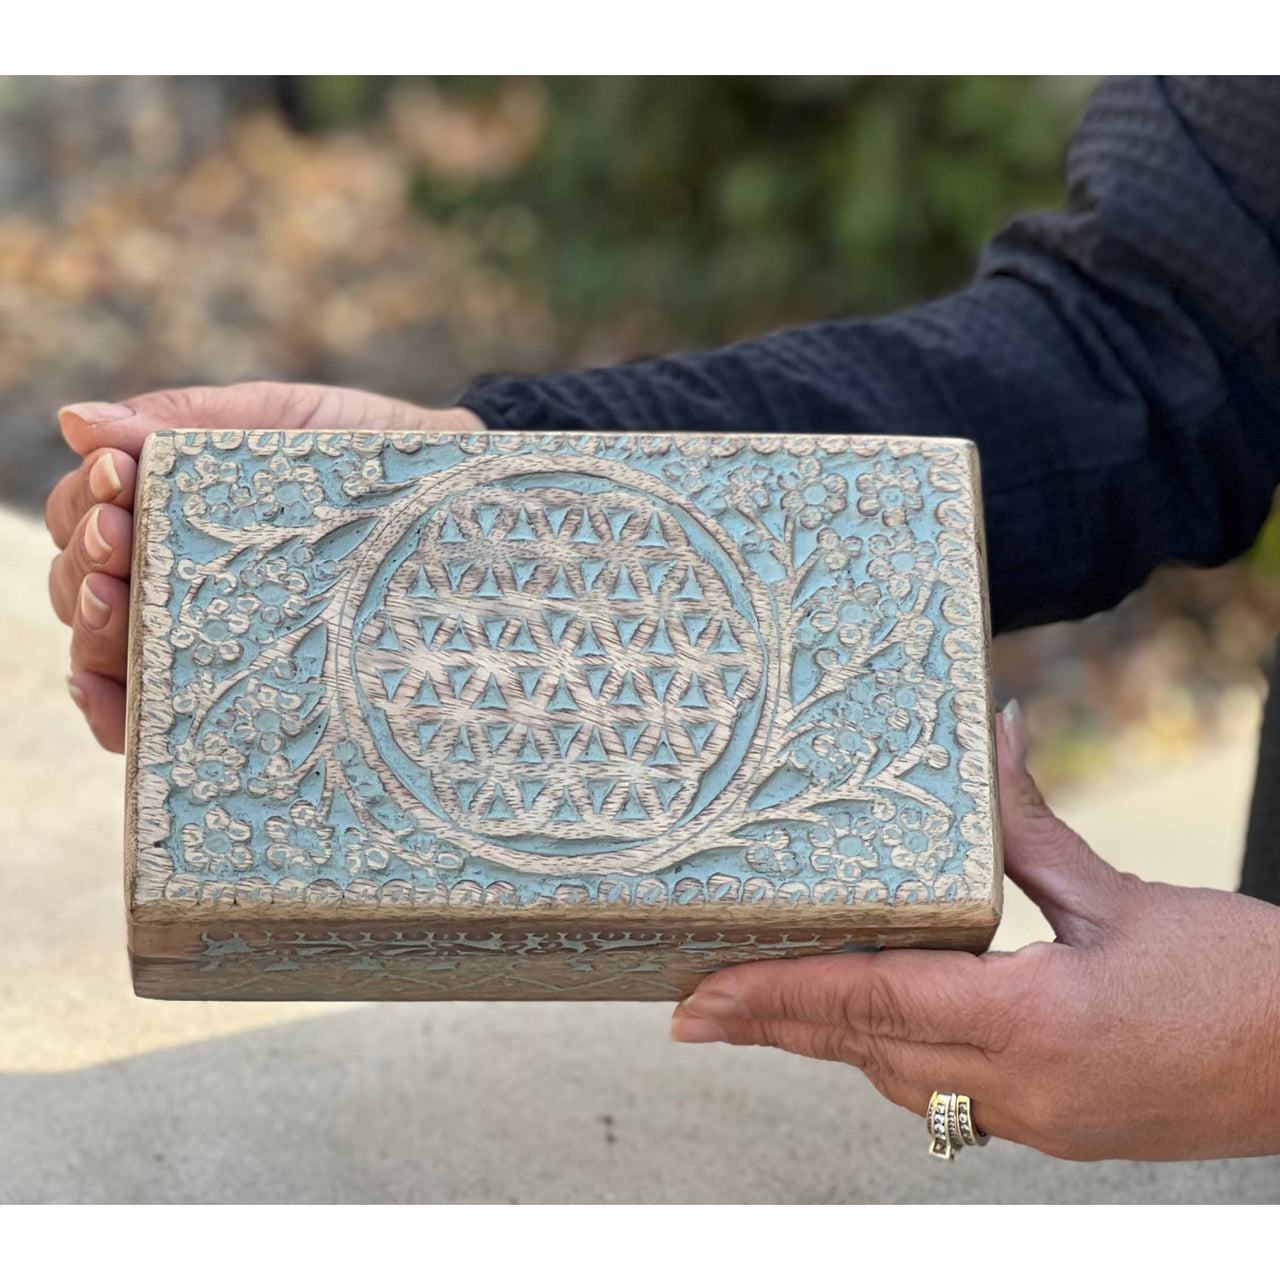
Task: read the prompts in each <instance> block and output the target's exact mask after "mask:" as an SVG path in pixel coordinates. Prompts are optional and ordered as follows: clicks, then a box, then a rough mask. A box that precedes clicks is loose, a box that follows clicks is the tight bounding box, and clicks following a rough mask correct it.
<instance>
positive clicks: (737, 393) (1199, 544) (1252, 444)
mask: <svg viewBox="0 0 1280 1280" xmlns="http://www.w3.org/2000/svg"><path fill="white" fill-rule="evenodd" d="M1193 96H1194V95H1193ZM1183 105H1184V107H1186V109H1187V110H1188V111H1190V112H1191V114H1192V115H1194V114H1195V110H1194V109H1193V108H1194V107H1195V103H1194V102H1193V103H1191V104H1190V106H1187V104H1183ZM1210 105H1212V104H1210ZM1259 110H1260V111H1261V112H1262V114H1263V117H1264V118H1263V121H1262V123H1263V125H1266V126H1267V127H1270V128H1271V129H1273V130H1274V131H1275V132H1276V133H1277V135H1278V136H1280V97H1278V96H1277V95H1275V94H1271V95H1270V96H1268V95H1266V94H1264V95H1263V101H1262V106H1261V107H1260V108H1259ZM1267 110H1272V111H1273V115H1271V116H1267V115H1266V112H1267ZM1206 111H1207V108H1206ZM1091 114H1092V117H1093V119H1092V122H1090V121H1086V125H1085V127H1084V128H1082V130H1081V134H1080V136H1079V138H1078V140H1077V143H1076V147H1075V150H1074V157H1073V165H1072V194H1071V204H1070V207H1069V209H1068V211H1067V212H1066V213H1065V214H1062V215H1056V216H1052V217H1033V218H1028V219H1024V220H1022V221H1020V222H1018V223H1015V224H1014V225H1013V226H1012V227H1011V228H1010V229H1009V230H1008V231H1006V232H1005V233H1004V234H1003V235H1001V236H1000V237H998V238H997V239H996V241H995V242H994V243H993V245H992V246H991V248H990V249H989V250H988V252H987V254H986V256H985V257H984V260H983V266H982V270H981V273H980V276H979V279H978V280H977V281H976V282H975V283H974V284H973V285H972V286H971V287H970V288H968V289H966V290H964V291H963V292H961V293H959V294H956V295H954V296H952V297H949V298H944V299H942V300H940V301H939V302H936V303H933V304H931V305H929V306H926V307H923V308H920V309H918V310H915V311H911V312H907V313H904V314H903V315H900V316H895V317H890V318H888V319H883V320H875V321H844V322H832V323H827V324H818V325H811V326H807V327H804V328H800V329H794V330H789V331H784V332H781V333H776V334H772V335H770V336H768V337H764V338H760V339H757V340H754V341H752V342H746V343H740V344H737V345H735V346H731V347H726V348H723V349H721V350H718V351H712V352H706V353H699V354H694V355H688V356H682V357H678V358H672V359H665V360H653V361H645V362H642V363H638V364H633V365H623V366H618V367H616V368H612V369H600V370H593V371H589V372H583V373H569V374H553V375H549V376H546V377H541V378H529V379H499V380H494V381H490V382H488V383H484V384H481V385H480V386H478V387H476V388H474V389H473V390H472V391H471V392H470V393H469V394H468V395H467V396H466V397H465V398H464V399H463V402H462V403H463V404H464V405H465V406H467V407H468V408H471V409H472V410H474V411H475V412H476V413H478V414H479V415H480V416H481V417H482V418H483V419H484V420H485V421H486V423H487V424H488V425H489V426H490V427H492V428H496V429H508V430H534V431H537V430H569V431H574V430H598V431H624V432H635V433H641V434H650V433H655V432H663V431H699V432H708V433H716V432H736V431H747V432H752V433H762V434H763V433H770V432H792V431H795V432H815V433H819V434H834V433H842V432H853V433H902V434H916V435H947V436H964V437H967V438H969V439H972V440H975V441H977V443H978V445H979V448H980V451H981V455H982V463H983V469H984V497H985V504H986V518H987V533H988V542H989V551H990V562H991V591H992V606H993V615H994V620H995V624H996V627H997V628H998V629H1006V628H1010V627H1016V626H1024V625H1028V624H1031V623H1037V622H1046V621H1051V620H1054V619H1059V618H1066V617H1078V616H1082V615H1084V614H1087V613H1090V612H1093V611H1095V610H1097V609H1101V608H1105V607H1108V606H1110V605H1111V604H1114V603H1115V602H1116V601H1117V600H1119V599H1120V598H1121V597H1123V596H1124V595H1125V594H1126V593H1127V592H1128V591H1130V590H1132V589H1133V588H1134V587H1136V586H1137V585H1139V584H1140V583H1141V582H1142V581H1143V579H1144V578H1145V577H1146V576H1147V574H1148V573H1149V572H1150V571H1151V569H1152V568H1154V567H1155V566H1156V565H1157V564H1159V563H1160V562H1162V561H1165V560H1171V559H1177V560H1188V561H1193V562H1197V563H1214V562H1218V561H1221V560H1223V559H1226V558H1228V557H1230V556H1232V555H1234V554H1237V553H1238V552H1240V551H1241V550H1243V549H1244V548H1245V547H1247V546H1248V545H1249V542H1250V541H1251V540H1252V538H1253V536H1254V535H1255V534H1256V531H1257V529H1258V528H1259V526H1260V525H1261V523H1262V521H1263V520H1264V519H1265V516H1266V513H1267V510H1268V509H1269V504H1270V499H1271V494H1272V491H1273V489H1274V487H1275V485H1276V483H1277V481H1278V480H1280V430H1277V424H1278V423H1280V361H1277V360H1276V358H1275V353H1274V350H1272V348H1274V346H1275V343H1276V334H1277V332H1278V331H1280V261H1278V259H1277V254H1276V250H1275V242H1274V240H1273V238H1272V237H1270V236H1269V235H1268V234H1267V231H1266V228H1265V226H1262V225H1260V223H1259V220H1258V219H1259V215H1258V211H1257V210H1255V209H1252V208H1250V207H1248V206H1247V205H1246V204H1245V203H1244V202H1243V201H1242V197H1241V190H1242V188H1241V186H1240V183H1242V182H1244V181H1245V178H1243V177H1240V178H1239V181H1238V182H1237V183H1236V185H1234V186H1233V185H1232V184H1230V183H1229V182H1227V181H1226V179H1225V178H1224V177H1223V174H1222V172H1221V171H1219V170H1213V169H1212V167H1211V166H1209V165H1208V162H1207V161H1205V160H1204V158H1203V156H1202V155H1201V150H1202V149H1203V148H1204V147H1205V146H1208V145H1210V142H1211V140H1210V141H1206V140H1205V139H1203V138H1199V137H1192V136H1191V135H1190V134H1189V132H1188V129H1189V126H1188V124H1187V120H1186V119H1185V118H1184V116H1183V115H1182V114H1181V112H1180V111H1179V109H1178V108H1177V107H1175V106H1173V105H1171V104H1170V103H1169V101H1168V96H1167V94H1166V91H1165V89H1164V88H1162V87H1161V86H1159V85H1158V84H1155V83H1154V82H1151V81H1133V82H1127V83H1121V84H1119V85H1110V86H1108V88H1107V90H1106V91H1104V93H1103V94H1100V95H1099V99H1098V102H1097V103H1095V107H1094V109H1093V111H1092V113H1091ZM1255 114H1257V112H1255ZM1139 143H1140V144H1141V147H1142V148H1145V153H1144V154H1142V155H1141V156H1139V157H1138V159H1137V160H1135V157H1134V148H1135V147H1136V146H1137V145H1138V144H1139ZM1224 146H1225V144H1221V145H1220V146H1219V149H1220V150H1222V149H1223V147H1224ZM1220 168H1221V167H1219V169H1220ZM1278 168H1280V166H1278ZM1249 195H1250V198H1251V199H1254V200H1255V203H1258V204H1259V207H1260V208H1263V209H1264V213H1265V207H1270V206H1268V203H1267V202H1268V200H1269V198H1270V195H1269V192H1267V191H1264V192H1263V193H1262V194H1261V195H1259V194H1258V191H1257V189H1256V183H1255V184H1254V187H1251V188H1249ZM1171 206H1172V207H1171ZM1273 212H1274V211H1273ZM1223 244H1229V245H1230V248H1231V253H1230V254H1229V255H1227V256H1226V258H1224V256H1223V254H1222V253H1221V252H1220V251H1219V246H1221V245H1223ZM1268 344H1270V347H1269V346H1268Z"/></svg>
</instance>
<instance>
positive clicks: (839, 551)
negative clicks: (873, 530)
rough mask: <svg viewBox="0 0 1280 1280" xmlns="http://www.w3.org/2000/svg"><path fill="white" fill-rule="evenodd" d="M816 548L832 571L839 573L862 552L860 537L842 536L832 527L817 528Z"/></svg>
mask: <svg viewBox="0 0 1280 1280" xmlns="http://www.w3.org/2000/svg"><path fill="white" fill-rule="evenodd" d="M818 550H819V551H820V552H821V553H822V562H823V563H824V564H825V565H826V566H827V568H828V569H830V570H831V572H832V573H839V572H840V571H841V570H843V569H847V568H848V567H849V565H850V564H851V563H852V562H853V561H854V560H855V559H856V558H857V557H858V556H860V555H861V554H862V539H861V538H855V537H848V538H842V537H841V536H840V535H839V534H838V533H837V532H836V531H835V530H834V529H819V530H818Z"/></svg>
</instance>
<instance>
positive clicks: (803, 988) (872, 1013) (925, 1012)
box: [680, 951, 1022, 1049]
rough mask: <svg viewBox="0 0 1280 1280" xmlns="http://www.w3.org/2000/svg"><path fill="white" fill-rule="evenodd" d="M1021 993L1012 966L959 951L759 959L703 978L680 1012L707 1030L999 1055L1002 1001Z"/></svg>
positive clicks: (1005, 1007)
mask: <svg viewBox="0 0 1280 1280" xmlns="http://www.w3.org/2000/svg"><path fill="white" fill-rule="evenodd" d="M1021 989H1022V984H1021V982H1019V981H1017V975H1016V974H1011V972H1010V966H1008V965H1006V964H996V963H992V962H991V961H990V960H989V959H988V958H986V957H983V956H973V955H969V954H968V953H966V952H959V951H882V952H877V953H875V954H862V955H833V956H808V957H806V958H804V959H799V960H763V961H759V962H757V963H754V964H744V965H739V966H737V967H735V968H732V969H724V970H721V972H719V973H714V974H712V975H710V976H709V977H707V978H704V979H703V981H702V983H701V984H700V985H699V987H698V988H697V990H696V991H694V993H693V994H692V995H691V996H689V997H688V998H687V999H686V1000H685V1001H683V1002H682V1004H681V1005H680V1009H681V1011H682V1013H683V1014H684V1015H695V1016H699V1017H702V1018H705V1019H707V1020H709V1021H711V1022H724V1021H726V1020H737V1021H743V1022H748V1023H757V1024H759V1023H767V1022H794V1023H808V1024H812V1025H815V1026H823V1027H842V1028H850V1029H852V1030H853V1031H855V1032H856V1033H858V1034H859V1035H862V1036H870V1037H875V1038H886V1039H891V1040H907V1041H916V1042H919V1043H922V1044H974V1045H981V1046H983V1048H984V1049H998V1048H999V1047H1000V1045H1001V1043H1002V1037H1003V1035H1004V1032H1005V1029H1006V1028H1007V1026H1008V1021H1009V1002H1010V1000H1011V999H1012V998H1014V997H1015V996H1016V995H1017V993H1018V992H1019V991H1020V990H1021Z"/></svg>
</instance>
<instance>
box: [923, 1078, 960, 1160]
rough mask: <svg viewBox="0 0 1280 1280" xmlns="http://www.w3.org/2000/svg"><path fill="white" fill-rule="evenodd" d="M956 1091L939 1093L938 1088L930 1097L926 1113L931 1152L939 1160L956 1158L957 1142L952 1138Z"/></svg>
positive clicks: (925, 1118)
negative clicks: (952, 1112) (952, 1115)
mask: <svg viewBox="0 0 1280 1280" xmlns="http://www.w3.org/2000/svg"><path fill="white" fill-rule="evenodd" d="M955 1097H956V1095H955V1094H954V1093H938V1092H937V1091H936V1090H935V1092H934V1094H933V1096H932V1097H931V1098H930V1099H929V1107H928V1110H926V1111H925V1113H924V1120H925V1125H926V1127H927V1128H928V1130H929V1154H930V1155H931V1156H936V1157H937V1158H938V1159H939V1160H954V1159H955V1158H956V1144H955V1143H953V1142H952V1140H951V1111H952V1106H953V1104H954V1103H955Z"/></svg>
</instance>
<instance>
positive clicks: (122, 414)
mask: <svg viewBox="0 0 1280 1280" xmlns="http://www.w3.org/2000/svg"><path fill="white" fill-rule="evenodd" d="M135 412H136V411H135V410H133V409H130V408H129V406H128V405H127V404H111V403H110V402H109V401H106V400H83V401H81V402H80V403H79V404H64V405H63V406H62V408H61V409H59V410H58V421H59V422H60V423H62V424H63V425H64V426H65V425H66V421H65V420H66V419H67V418H68V417H72V418H79V419H80V421H81V422H83V423H84V424H85V426H86V427H91V426H93V425H94V423H97V422H120V421H121V420H123V419H124V418H132V417H133V416H134V413H135Z"/></svg>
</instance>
